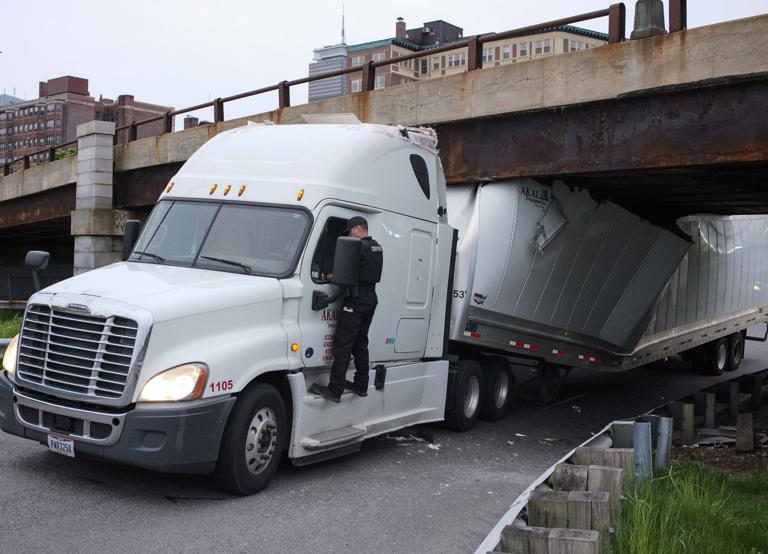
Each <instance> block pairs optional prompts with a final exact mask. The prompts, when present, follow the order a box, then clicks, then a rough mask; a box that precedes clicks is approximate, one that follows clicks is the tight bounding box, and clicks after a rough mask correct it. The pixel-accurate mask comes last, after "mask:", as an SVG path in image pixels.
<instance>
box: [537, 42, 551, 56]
mask: <svg viewBox="0 0 768 554" xmlns="http://www.w3.org/2000/svg"><path fill="white" fill-rule="evenodd" d="M551 51H552V41H551V40H550V39H546V40H537V41H536V42H534V43H533V53H534V54H536V55H537V56H538V55H539V54H549V53H550V52H551Z"/></svg>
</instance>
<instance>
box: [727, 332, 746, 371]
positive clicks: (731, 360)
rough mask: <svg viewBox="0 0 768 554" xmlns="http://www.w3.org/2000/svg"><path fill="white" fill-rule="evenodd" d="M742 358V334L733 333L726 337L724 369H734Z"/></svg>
mask: <svg viewBox="0 0 768 554" xmlns="http://www.w3.org/2000/svg"><path fill="white" fill-rule="evenodd" d="M743 359H744V336H743V335H742V334H741V333H734V334H732V335H731V336H729V337H728V361H727V365H726V371H736V370H737V369H739V366H740V365H741V360H743Z"/></svg>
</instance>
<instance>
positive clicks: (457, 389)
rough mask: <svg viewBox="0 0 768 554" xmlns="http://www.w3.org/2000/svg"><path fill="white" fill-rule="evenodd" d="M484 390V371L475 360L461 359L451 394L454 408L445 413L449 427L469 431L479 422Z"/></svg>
mask: <svg viewBox="0 0 768 554" xmlns="http://www.w3.org/2000/svg"><path fill="white" fill-rule="evenodd" d="M482 390H483V372H482V370H481V369H480V364H479V363H477V362H476V361H475V360H467V359H460V360H459V362H458V364H457V368H456V371H455V373H454V376H453V384H452V386H451V387H450V389H449V391H448V394H450V395H451V398H450V400H452V402H451V403H450V405H451V406H452V408H451V409H450V410H448V411H447V412H446V414H445V421H446V423H447V424H448V427H450V428H451V429H454V430H456V431H467V430H469V429H472V427H474V426H475V423H477V418H478V416H479V415H480V400H481V396H482Z"/></svg>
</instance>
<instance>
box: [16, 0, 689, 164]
mask: <svg viewBox="0 0 768 554" xmlns="http://www.w3.org/2000/svg"><path fill="white" fill-rule="evenodd" d="M672 4H673V5H675V6H677V7H678V9H677V10H676V11H675V10H674V9H673V10H672V11H673V12H675V13H676V14H677V15H676V19H675V20H674V21H673V19H672V18H671V19H670V31H672V30H673V29H672V27H673V25H674V26H676V27H677V28H675V29H674V30H680V29H682V28H684V27H685V8H684V7H685V0H672ZM680 6H682V8H680ZM670 15H671V16H672V15H673V14H672V13H670ZM600 17H608V43H609V44H610V43H615V42H621V41H623V40H624V38H625V34H626V28H625V27H626V8H625V7H624V4H623V3H621V2H619V3H617V4H611V5H610V6H609V7H608V8H605V9H602V10H597V11H592V12H588V13H582V14H579V15H574V16H571V17H564V18H562V19H556V20H554V21H547V22H546V23H540V24H538V25H531V26H528V27H521V28H519V29H513V30H511V31H505V32H503V33H489V34H485V35H477V36H473V37H470V38H467V39H464V40H461V41H457V42H451V43H450V44H446V45H445V46H440V47H437V48H430V49H429V50H428V51H420V52H414V53H413V54H408V55H406V56H399V57H397V58H389V59H386V60H382V61H378V62H374V61H369V62H367V63H365V64H363V65H357V66H352V67H347V68H344V69H338V70H336V71H327V72H325V73H318V74H316V75H311V76H308V77H302V78H300V79H294V80H292V81H280V82H279V83H277V84H274V85H270V86H267V87H263V88H259V89H255V90H250V91H248V92H242V93H240V94H235V95H232V96H227V97H225V98H217V99H215V100H211V101H210V102H205V103H203V104H198V105H196V106H190V107H188V108H182V109H179V110H171V111H168V112H166V113H164V114H163V115H158V116H154V117H150V118H148V119H142V120H140V121H131V122H130V123H128V124H126V125H122V126H120V127H117V129H116V130H115V143H116V144H117V140H118V138H117V137H118V135H119V133H120V131H126V130H127V131H128V133H127V135H128V136H127V142H132V141H134V140H136V139H137V138H138V128H139V126H141V125H147V124H149V123H154V122H156V121H160V120H162V121H163V134H165V133H171V132H173V118H174V116H177V115H182V114H185V113H189V112H194V111H197V110H201V109H205V108H211V107H212V108H213V113H214V123H220V122H222V121H224V104H226V103H227V102H233V101H235V100H241V99H243V98H248V97H251V96H257V95H259V94H264V93H267V92H274V91H277V92H278V109H283V108H287V107H289V106H290V105H291V87H294V86H297V85H303V84H306V83H310V82H312V81H320V80H323V79H328V78H330V77H338V76H341V75H348V74H350V73H357V72H361V73H362V90H361V92H367V91H371V90H373V89H374V84H375V76H376V68H379V67H384V66H387V65H392V64H393V63H398V64H399V63H400V62H404V61H408V60H414V59H418V58H423V57H424V56H425V55H430V56H431V55H433V54H439V53H441V52H448V51H450V50H456V49H458V48H467V49H468V52H467V71H474V70H477V69H482V67H483V44H485V43H486V42H491V41H498V40H503V39H508V38H515V37H521V36H525V35H530V34H534V33H537V32H542V31H547V30H549V29H552V28H555V27H560V26H563V25H569V24H571V23H579V22H582V21H589V20H591V19H598V18H600ZM395 60H396V61H395ZM71 146H75V147H76V146H77V141H76V140H75V141H71V142H67V143H64V144H59V145H56V146H52V147H49V148H45V149H42V150H38V151H36V152H32V153H29V154H26V155H24V156H22V157H20V158H16V159H14V160H10V161H8V162H7V163H5V164H4V166H3V175H9V174H10V173H11V170H12V168H13V167H14V166H17V165H19V164H21V166H22V167H23V169H29V167H30V159H31V158H32V157H33V156H35V155H39V154H46V155H47V157H48V160H49V161H52V160H54V159H55V157H56V151H57V150H58V149H61V148H68V147H71Z"/></svg>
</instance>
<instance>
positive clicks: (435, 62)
mask: <svg viewBox="0 0 768 554" xmlns="http://www.w3.org/2000/svg"><path fill="white" fill-rule="evenodd" d="M432 69H435V70H437V69H440V56H435V57H434V58H432Z"/></svg>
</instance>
